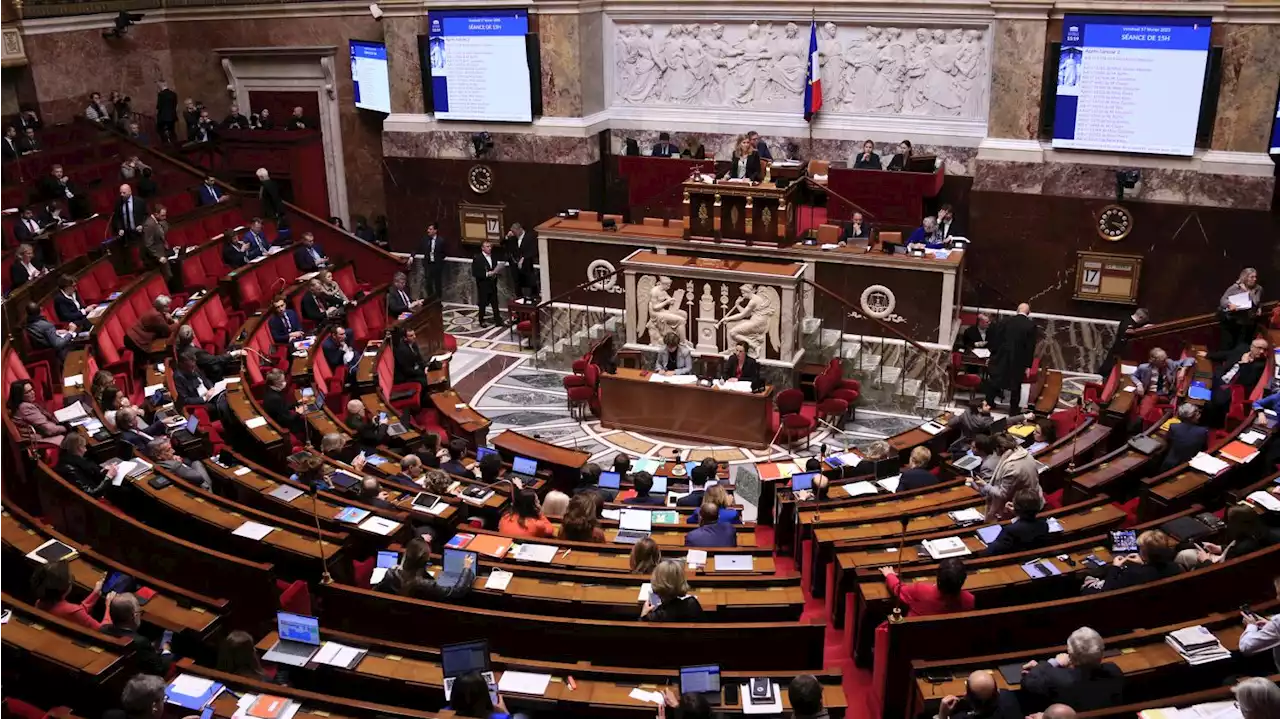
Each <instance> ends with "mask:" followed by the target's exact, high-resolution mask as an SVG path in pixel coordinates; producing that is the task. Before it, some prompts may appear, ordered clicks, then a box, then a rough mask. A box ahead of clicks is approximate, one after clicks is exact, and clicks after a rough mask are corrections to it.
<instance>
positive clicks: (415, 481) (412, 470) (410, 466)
mask: <svg viewBox="0 0 1280 719" xmlns="http://www.w3.org/2000/svg"><path fill="white" fill-rule="evenodd" d="M426 471H427V468H426V467H424V466H423V465H422V459H420V458H419V457H418V455H416V454H406V455H404V456H403V457H401V458H400V471H399V472H397V473H396V474H393V475H391V477H390V480H391V481H392V482H395V483H397V484H399V485H400V486H402V487H404V488H405V489H406V490H408V491H410V492H418V491H421V490H422V487H423V484H424V482H425V480H424V477H425V475H426Z"/></svg>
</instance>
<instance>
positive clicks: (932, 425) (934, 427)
mask: <svg viewBox="0 0 1280 719" xmlns="http://www.w3.org/2000/svg"><path fill="white" fill-rule="evenodd" d="M920 429H923V430H924V431H925V432H928V433H929V434H930V435H935V434H938V433H939V432H941V431H942V430H944V429H946V427H943V426H942V425H940V424H938V423H937V422H925V423H924V424H922V425H920Z"/></svg>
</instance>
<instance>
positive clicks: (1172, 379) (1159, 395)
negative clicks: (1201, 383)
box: [1133, 347, 1195, 416]
mask: <svg viewBox="0 0 1280 719" xmlns="http://www.w3.org/2000/svg"><path fill="white" fill-rule="evenodd" d="M1194 364H1195V360H1194V359H1193V358H1191V357H1188V358H1186V359H1184V360H1182V361H1181V362H1175V361H1173V360H1171V359H1169V353H1167V352H1165V351H1164V350H1162V349H1160V348H1159V347H1155V348H1153V349H1152V350H1151V352H1150V353H1148V354H1147V361H1146V362H1143V363H1142V364H1140V365H1138V369H1136V370H1134V372H1133V385H1134V388H1133V390H1134V394H1136V395H1138V396H1139V397H1141V398H1142V401H1141V402H1140V403H1139V405H1138V416H1146V415H1147V413H1149V412H1150V411H1151V410H1152V409H1154V408H1155V406H1156V404H1158V403H1161V402H1167V401H1168V400H1169V397H1171V396H1172V395H1174V394H1177V392H1178V377H1179V374H1180V370H1181V369H1182V368H1183V367H1190V366H1192V365H1194Z"/></svg>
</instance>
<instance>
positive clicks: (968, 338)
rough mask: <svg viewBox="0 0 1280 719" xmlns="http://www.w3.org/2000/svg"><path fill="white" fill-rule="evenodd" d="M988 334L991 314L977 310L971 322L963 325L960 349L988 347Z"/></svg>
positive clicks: (989, 333) (968, 349)
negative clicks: (966, 325)
mask: <svg viewBox="0 0 1280 719" xmlns="http://www.w3.org/2000/svg"><path fill="white" fill-rule="evenodd" d="M990 336H991V316H990V315H988V314H987V313H986V312H979V313H978V317H977V319H975V320H974V322H973V324H971V325H969V326H968V327H965V328H964V332H961V333H960V349H962V350H966V351H970V350H973V349H982V348H985V347H988V346H989V345H990V344H991V342H990V340H989V339H988V337H990Z"/></svg>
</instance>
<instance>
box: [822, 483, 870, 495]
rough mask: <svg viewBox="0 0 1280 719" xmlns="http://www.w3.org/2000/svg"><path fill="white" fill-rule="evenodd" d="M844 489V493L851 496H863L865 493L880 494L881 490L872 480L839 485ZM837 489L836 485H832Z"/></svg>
mask: <svg viewBox="0 0 1280 719" xmlns="http://www.w3.org/2000/svg"><path fill="white" fill-rule="evenodd" d="M837 486H839V487H840V488H841V489H843V490H844V493H845V494H847V495H849V496H850V497H861V496H862V495H864V494H879V493H880V490H879V489H877V488H876V486H875V485H874V484H872V483H870V482H854V483H852V484H844V485H837ZM832 489H835V487H832Z"/></svg>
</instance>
